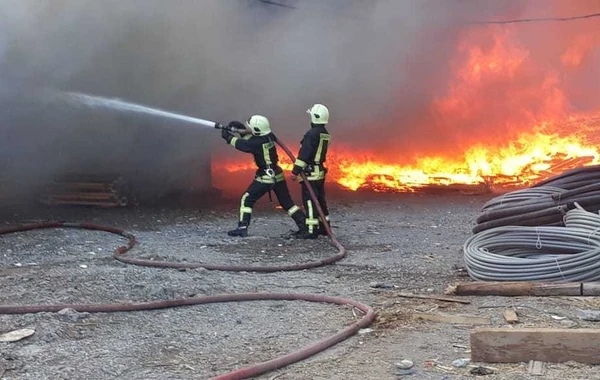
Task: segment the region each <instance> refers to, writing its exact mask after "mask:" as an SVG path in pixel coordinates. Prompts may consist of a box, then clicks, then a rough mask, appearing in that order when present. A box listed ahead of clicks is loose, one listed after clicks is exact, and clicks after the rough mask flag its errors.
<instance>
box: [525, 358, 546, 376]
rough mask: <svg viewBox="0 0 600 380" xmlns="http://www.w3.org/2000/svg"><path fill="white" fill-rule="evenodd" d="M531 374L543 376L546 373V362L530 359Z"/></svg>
mask: <svg viewBox="0 0 600 380" xmlns="http://www.w3.org/2000/svg"><path fill="white" fill-rule="evenodd" d="M528 372H529V374H530V375H534V376H543V375H544V374H545V373H546V362H540V361H538V360H530V361H529V371H528Z"/></svg>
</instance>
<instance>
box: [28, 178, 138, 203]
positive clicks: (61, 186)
mask: <svg viewBox="0 0 600 380" xmlns="http://www.w3.org/2000/svg"><path fill="white" fill-rule="evenodd" d="M39 200H40V201H41V202H42V203H44V204H47V205H51V206H61V205H73V206H96V207H127V206H131V205H134V204H136V201H135V198H134V197H133V195H132V192H131V191H130V189H129V186H128V185H127V183H126V181H125V180H124V179H123V178H122V177H120V176H90V175H70V176H67V177H65V178H62V179H60V180H57V181H55V182H53V183H52V184H50V185H49V186H48V187H47V188H46V189H45V191H44V192H43V193H42V194H41V195H40V198H39Z"/></svg>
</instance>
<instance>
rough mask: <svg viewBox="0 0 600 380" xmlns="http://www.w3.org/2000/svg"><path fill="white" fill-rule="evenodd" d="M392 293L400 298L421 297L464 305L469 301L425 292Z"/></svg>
mask: <svg viewBox="0 0 600 380" xmlns="http://www.w3.org/2000/svg"><path fill="white" fill-rule="evenodd" d="M394 295H396V296H398V297H402V298H422V299H429V300H436V301H444V302H456V303H462V304H465V305H468V304H470V303H471V301H467V300H461V299H459V298H452V297H444V296H433V295H427V294H411V293H404V292H400V293H394Z"/></svg>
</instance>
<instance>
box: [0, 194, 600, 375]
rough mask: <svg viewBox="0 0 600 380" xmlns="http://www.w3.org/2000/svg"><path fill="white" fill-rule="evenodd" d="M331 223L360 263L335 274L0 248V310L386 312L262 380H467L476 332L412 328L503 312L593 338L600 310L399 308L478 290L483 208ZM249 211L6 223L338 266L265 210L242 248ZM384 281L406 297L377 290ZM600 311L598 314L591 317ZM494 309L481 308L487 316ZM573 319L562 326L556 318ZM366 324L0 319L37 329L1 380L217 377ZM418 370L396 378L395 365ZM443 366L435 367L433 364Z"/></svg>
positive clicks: (222, 205)
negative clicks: (454, 288)
mask: <svg viewBox="0 0 600 380" xmlns="http://www.w3.org/2000/svg"><path fill="white" fill-rule="evenodd" d="M330 198H331V199H332V202H331V203H332V205H331V209H332V220H333V224H334V227H335V228H334V231H335V233H336V234H337V236H338V238H339V240H340V242H341V243H342V244H343V245H344V246H345V247H346V248H347V249H348V257H347V258H345V259H344V260H343V261H341V262H338V263H337V264H335V265H330V266H327V267H322V268H317V269H312V270H306V271H299V272H287V273H272V274H256V273H230V272H215V271H207V270H203V269H195V270H185V271H182V270H174V269H153V268H144V267H137V266H132V265H126V264H123V263H120V262H117V261H116V260H114V259H113V258H112V257H111V252H112V249H113V248H114V247H116V246H118V245H121V244H122V243H123V241H124V240H123V239H122V238H120V237H118V236H116V235H111V234H108V233H103V232H94V231H84V230H74V229H54V230H44V231H31V232H25V233H14V234H10V235H4V236H2V237H0V268H1V269H0V289H1V292H0V303H1V304H3V305H5V304H19V305H24V304H38V303H39V304H49V303H100V302H102V303H105V302H122V301H131V300H133V301H144V300H158V299H172V298H178V297H190V296H201V295H214V294H221V293H239V292H295V293H317V294H326V295H331V296H343V297H348V298H352V299H354V300H357V301H360V302H363V303H366V304H369V305H371V306H373V307H374V308H375V309H376V310H377V311H378V313H379V318H378V321H377V322H376V323H375V324H374V325H373V326H372V329H370V330H366V331H363V332H362V333H361V334H358V335H356V336H354V337H352V338H350V339H348V340H347V341H345V342H342V343H341V344H338V345H337V346H335V347H333V348H331V349H329V350H327V351H325V352H324V353H322V354H319V355H317V356H315V357H313V358H310V359H308V360H305V361H302V362H300V363H297V364H294V365H291V366H288V367H286V368H283V369H281V370H279V371H276V372H272V373H268V374H265V375H263V376H261V377H260V379H275V378H276V379H280V380H283V379H397V378H404V377H406V378H418V379H468V378H475V376H473V375H470V374H469V369H468V368H466V369H457V368H453V367H452V365H451V363H452V361H453V360H455V359H458V358H465V357H466V358H468V357H469V356H470V355H469V333H470V331H471V330H472V329H473V328H474V327H475V326H473V325H450V324H445V323H434V322H423V321H415V320H413V319H412V318H411V315H412V313H413V312H415V311H422V312H423V311H430V312H443V313H449V314H469V315H476V316H486V317H489V318H490V319H491V321H492V325H493V326H503V325H505V323H504V321H503V318H502V311H503V307H505V306H512V307H515V308H516V309H517V311H518V313H519V318H520V321H521V323H520V326H523V327H530V326H537V327H565V326H566V327H573V326H577V324H578V326H580V327H590V326H591V325H590V324H589V322H582V321H579V320H577V318H576V317H575V316H574V314H575V311H576V309H577V308H594V307H596V308H598V307H600V305H598V304H597V301H595V299H578V298H543V299H542V298H526V297H515V298H500V297H478V298H475V297H473V298H470V300H471V304H468V305H463V304H456V303H446V302H440V301H433V300H426V299H410V298H400V297H398V296H397V293H398V292H399V291H403V292H415V293H420V294H443V292H444V290H445V289H446V287H447V286H449V285H452V284H454V283H456V282H460V281H466V280H468V279H467V278H466V277H464V272H462V271H460V270H459V269H457V268H460V267H462V265H463V264H462V251H461V247H462V244H463V243H464V241H465V239H466V238H467V237H468V236H469V235H470V231H471V227H472V225H473V224H474V220H475V217H476V215H477V212H478V210H479V208H480V207H481V206H482V205H483V203H484V202H485V201H486V200H487V199H489V196H488V197H484V196H456V195H452V196H432V195H427V196H425V195H414V194H413V195H389V194H388V195H386V194H380V195H364V194H362V195H361V194H357V193H353V194H341V193H340V194H334V195H333V196H330ZM236 203H237V200H231V201H229V200H226V199H225V200H221V201H219V202H212V201H211V202H209V201H205V202H202V203H201V204H200V206H199V207H198V208H197V209H192V208H182V207H168V208H163V209H161V208H153V209H147V208H139V209H126V210H95V209H82V208H60V209H58V208H57V209H43V210H39V209H38V210H35V209H30V210H27V211H19V212H18V213H17V212H11V213H7V212H6V211H5V215H3V220H4V221H5V222H6V224H10V223H14V222H23V221H34V220H35V221H39V220H70V221H88V222H94V223H101V224H107V225H113V226H119V227H122V228H124V229H126V230H127V231H129V232H132V233H134V234H135V235H136V237H137V238H138V240H139V243H138V245H137V246H136V247H135V248H134V249H133V250H132V251H131V253H130V254H131V255H135V256H136V257H146V258H157V259H169V260H177V261H188V262H209V263H227V264H234V263H238V264H239V263H248V264H250V263H251V264H256V265H257V264H264V265H275V264H284V263H285V264H290V263H300V262H304V261H307V260H315V259H320V258H323V257H326V256H329V255H332V254H334V253H335V249H334V248H333V246H332V245H331V244H330V243H329V241H328V240H327V239H325V238H320V239H319V240H317V241H297V240H286V239H285V238H283V237H282V236H281V235H283V234H285V233H286V232H287V231H288V230H290V229H291V228H292V227H293V222H292V220H291V219H290V218H289V217H287V216H286V215H285V213H283V212H282V211H280V210H275V209H273V208H272V206H271V205H270V204H269V203H268V202H267V201H264V202H261V203H259V205H258V207H257V208H256V211H255V219H254V222H253V225H252V228H251V230H250V233H251V235H252V236H251V237H249V238H247V239H233V238H229V237H227V236H226V231H227V230H228V229H230V228H231V227H233V226H234V224H235V220H236V210H235V209H236ZM373 282H379V283H384V284H388V285H394V286H395V287H394V288H390V289H378V288H373V287H372V286H371V285H373ZM594 302H596V304H594ZM482 307H485V308H482ZM553 315H554V316H560V317H566V318H564V319H561V320H559V319H554V318H552V316H553ZM359 317H360V316H357V315H355V313H353V311H352V310H351V309H350V308H347V307H342V306H335V305H328V304H315V303H308V302H283V301H272V302H271V301H260V302H246V303H230V304H212V305H202V306H192V307H182V308H175V309H164V310H155V311H141V312H128V313H98V314H86V313H76V312H71V313H65V314H58V313H38V314H30V315H20V316H19V315H3V316H0V333H4V332H8V331H11V330H14V329H19V328H32V329H35V331H36V332H35V334H34V335H33V336H31V337H29V338H26V339H23V340H21V341H19V342H14V343H0V378H3V379H117V378H118V379H205V378H209V377H211V376H214V375H217V374H220V373H223V372H227V371H228V370H233V369H235V368H238V367H240V366H243V365H247V364H251V363H256V362H258V361H263V360H268V359H271V358H274V357H276V356H278V355H281V354H285V353H287V352H290V351H292V350H295V349H298V348H301V347H303V346H305V345H307V344H309V343H311V342H314V341H316V340H318V339H321V338H324V337H327V336H329V335H331V334H333V333H335V332H336V331H339V330H341V329H342V328H344V327H345V326H347V325H348V324H350V323H352V322H353V321H355V320H356V318H359ZM402 359H410V360H411V361H413V362H414V367H413V368H412V370H413V372H414V374H413V375H412V376H410V375H403V376H400V375H397V374H396V371H397V369H396V366H395V363H397V362H399V361H401V360H402ZM434 361H437V363H439V364H441V365H442V366H443V367H440V366H439V365H431V364H432V363H435V362H434ZM488 366H489V367H493V368H494V370H495V373H494V374H492V375H488V376H485V377H484V378H487V379H511V380H517V379H529V378H539V377H534V376H530V375H528V374H527V364H526V363H523V364H514V365H496V364H489V365H488ZM545 378H548V379H559V378H560V379H599V378H600V375H598V374H597V369H596V368H595V367H593V366H586V365H581V364H577V363H566V364H551V365H549V366H548V370H547V374H546V375H545Z"/></svg>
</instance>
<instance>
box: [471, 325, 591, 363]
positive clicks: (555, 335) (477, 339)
mask: <svg viewBox="0 0 600 380" xmlns="http://www.w3.org/2000/svg"><path fill="white" fill-rule="evenodd" d="M598 352H600V329H542V328H539V329H538V328H527V329H525V328H524V329H516V328H512V329H506V328H480V329H476V330H474V331H472V332H471V359H472V360H473V361H474V362H485V363H522V362H528V361H530V360H537V361H543V362H550V363H562V362H567V361H570V360H573V361H575V362H579V363H587V364H600V355H598Z"/></svg>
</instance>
